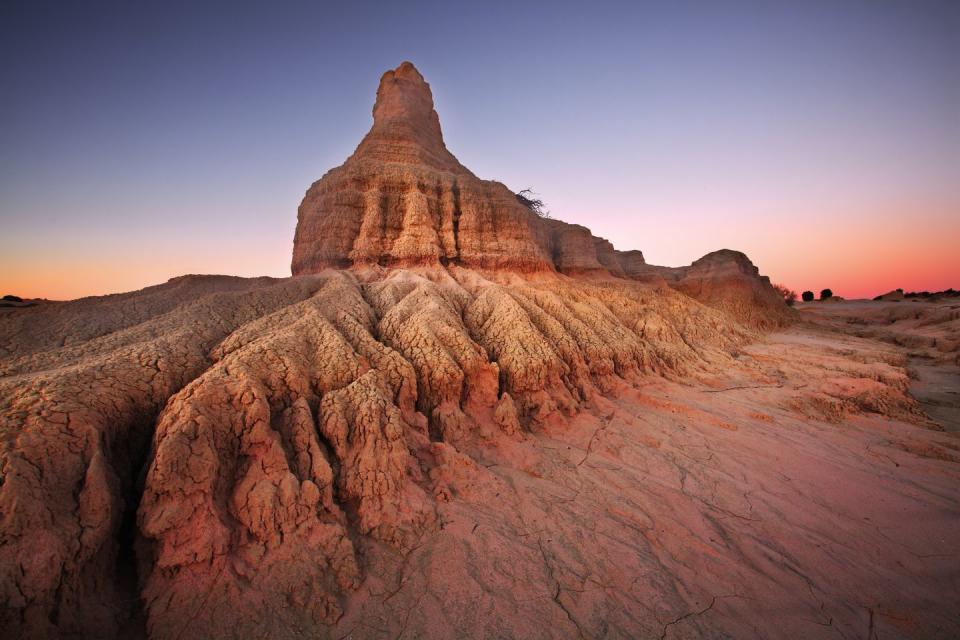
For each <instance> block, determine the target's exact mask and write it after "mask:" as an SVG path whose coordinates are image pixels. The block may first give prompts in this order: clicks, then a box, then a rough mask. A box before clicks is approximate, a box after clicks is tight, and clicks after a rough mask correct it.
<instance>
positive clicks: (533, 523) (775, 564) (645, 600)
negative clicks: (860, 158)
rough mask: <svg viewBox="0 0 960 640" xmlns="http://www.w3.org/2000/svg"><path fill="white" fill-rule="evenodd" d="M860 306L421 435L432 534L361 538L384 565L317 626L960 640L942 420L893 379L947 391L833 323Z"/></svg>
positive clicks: (959, 500)
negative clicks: (566, 419)
mask: <svg viewBox="0 0 960 640" xmlns="http://www.w3.org/2000/svg"><path fill="white" fill-rule="evenodd" d="M860 309H861V308H860V307H858V306H857V305H856V304H850V305H845V304H834V305H831V306H830V307H829V309H827V310H824V309H823V308H820V309H817V310H816V311H806V310H804V311H803V313H804V316H805V317H807V318H809V319H810V321H808V322H804V323H802V324H801V325H799V326H796V327H794V328H792V329H789V330H787V331H784V332H780V333H776V334H772V335H769V336H767V337H766V338H765V339H764V340H762V341H761V342H758V343H756V344H753V345H752V346H750V347H748V348H747V349H746V350H745V351H744V353H743V354H742V355H741V357H740V358H739V361H740V362H741V363H742V367H739V368H736V369H734V370H730V371H728V372H726V374H725V375H724V376H723V377H719V378H717V379H716V380H715V381H712V382H711V383H709V384H707V385H695V386H690V385H689V384H685V383H679V382H668V381H664V380H659V379H658V380H650V381H649V382H648V383H647V384H645V385H642V386H641V387H640V388H638V389H634V388H624V389H622V390H621V391H620V393H619V394H617V397H616V398H615V399H613V400H605V399H598V400H596V401H595V402H594V406H593V409H592V411H591V412H589V413H587V414H582V415H580V416H579V417H578V418H577V419H576V420H574V421H573V422H571V423H569V424H568V425H566V426H565V427H560V428H557V429H553V430H548V431H546V432H541V433H537V434H535V435H534V436H533V437H532V438H531V439H530V440H529V441H526V442H523V443H517V444H510V445H505V446H501V447H500V448H499V449H497V450H495V451H490V450H485V451H476V452H470V454H471V456H472V457H473V458H474V460H477V461H478V462H474V461H472V460H471V459H469V458H467V457H466V456H463V455H461V454H459V453H457V452H455V451H453V450H452V449H451V448H449V447H447V446H446V445H443V444H436V445H434V446H435V448H436V449H437V451H436V455H437V458H438V459H439V460H441V461H443V464H441V466H440V469H441V470H442V471H441V473H442V475H443V479H444V482H445V483H446V485H447V486H448V487H449V491H450V494H451V497H452V499H451V501H450V502H449V503H447V504H446V505H444V506H443V507H442V509H441V516H442V525H441V527H440V529H439V530H438V531H436V532H434V533H431V534H427V535H425V536H424V538H423V539H422V540H421V542H420V544H419V545H418V546H416V547H415V548H414V549H413V550H412V551H411V552H410V553H408V554H407V555H405V556H404V557H403V558H402V559H400V560H399V561H398V560H397V559H396V558H395V557H394V556H393V554H391V553H389V552H387V553H378V549H376V548H371V549H367V550H366V551H367V554H366V557H368V558H370V563H371V569H372V570H371V571H368V575H371V576H373V575H381V576H383V575H390V574H391V573H393V574H395V575H396V576H397V577H396V579H394V580H382V579H376V578H373V577H370V578H367V580H366V581H365V582H364V584H363V585H362V586H361V588H360V590H359V592H358V594H357V595H356V596H355V597H354V598H353V599H352V600H351V601H350V603H349V606H348V608H347V611H346V614H345V615H344V617H343V618H342V619H341V621H340V622H339V624H338V625H337V627H336V629H335V633H334V637H384V638H386V637H407V638H414V637H424V636H431V637H451V638H452V637H460V636H461V635H464V634H466V635H470V636H474V637H537V638H545V637H555V638H570V637H585V638H600V637H616V638H628V637H631V638H637V637H640V638H690V637H711V638H721V637H723V638H729V637H734V638H833V637H839V638H869V639H873V638H900V637H902V638H952V637H958V636H960V613H958V612H960V558H958V555H957V549H956V541H957V540H960V464H958V463H960V440H958V438H957V436H956V435H954V433H955V431H956V429H957V427H958V424H957V422H956V420H955V417H956V416H955V413H950V412H949V411H947V412H942V413H940V414H938V415H937V416H936V418H937V421H938V422H939V424H938V423H937V422H934V421H931V420H928V418H927V417H925V416H924V415H922V412H920V411H919V410H918V409H917V407H916V406H911V400H910V398H909V397H908V396H906V395H898V393H897V392H896V391H895V390H896V389H897V388H898V386H900V385H901V384H902V385H904V386H905V385H906V384H907V383H911V390H912V392H913V393H917V392H916V391H915V389H916V388H917V387H918V386H920V387H922V388H923V391H922V392H920V393H919V394H918V395H919V396H920V397H921V398H928V399H929V398H931V397H932V396H930V395H929V393H935V392H933V391H931V390H932V389H934V387H936V386H937V385H939V386H940V388H941V392H942V393H944V394H946V395H947V396H949V395H950V393H951V392H953V393H954V394H955V392H956V391H957V388H956V386H953V388H952V389H950V388H949V387H950V386H951V384H952V383H951V382H950V380H951V378H950V375H952V374H951V373H950V372H949V371H948V369H949V366H951V365H949V364H948V363H947V362H946V360H947V359H946V358H944V359H943V360H944V361H943V362H941V363H940V364H939V365H933V364H928V365H926V366H929V368H930V371H929V372H928V371H923V370H922V369H921V370H920V371H919V372H918V375H919V378H918V379H914V380H911V379H910V378H908V377H907V374H906V372H905V370H904V366H905V365H906V364H907V362H908V360H907V359H908V358H911V360H910V370H911V371H917V367H916V366H915V365H914V364H913V360H912V358H916V357H920V356H917V355H913V356H910V355H909V352H910V349H905V348H904V347H902V346H898V345H896V344H893V343H892V342H883V341H878V340H876V339H873V338H861V337H858V336H856V335H854V333H856V331H849V330H848V329H849V327H848V324H847V323H846V321H845V320H843V316H844V314H848V313H850V312H858V311H859V310H860ZM874 310H876V309H874ZM865 326H869V325H858V326H857V327H856V328H857V329H858V330H859V329H863V328H864V327H865ZM838 327H839V329H838ZM928 361H929V362H935V361H934V360H933V359H932V358H928ZM938 366H939V367H940V368H939V369H938ZM938 372H939V373H938ZM925 406H934V405H929V404H927V405H925ZM937 406H939V405H937ZM951 416H952V417H951ZM941 428H942V429H946V430H947V431H941V430H940V429H941ZM951 431H952V432H954V433H951Z"/></svg>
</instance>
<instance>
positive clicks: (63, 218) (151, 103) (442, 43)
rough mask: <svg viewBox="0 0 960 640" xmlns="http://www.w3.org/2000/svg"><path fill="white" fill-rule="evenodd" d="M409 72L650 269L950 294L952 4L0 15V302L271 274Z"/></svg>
mask: <svg viewBox="0 0 960 640" xmlns="http://www.w3.org/2000/svg"><path fill="white" fill-rule="evenodd" d="M407 59H409V60H411V61H413V62H414V63H415V64H416V65H417V67H418V68H419V69H420V71H421V72H422V73H423V74H424V76H425V77H426V78H427V80H428V81H429V82H430V83H431V86H432V87H433V91H434V97H435V101H436V104H437V110H438V112H439V113H440V119H441V122H442V123H443V127H444V133H445V137H446V141H447V146H448V147H449V148H450V150H451V151H452V152H453V153H454V154H455V155H457V157H458V158H459V159H460V161H461V162H463V163H464V164H465V165H466V166H467V167H469V168H470V169H471V170H473V172H474V173H476V174H477V175H479V176H481V177H485V178H496V179H499V180H501V181H503V182H505V183H506V184H507V185H509V186H511V187H513V188H514V189H517V190H519V189H522V188H525V187H533V188H534V190H535V191H537V192H538V193H540V195H541V197H542V198H543V199H544V200H545V201H546V202H547V204H548V207H549V208H550V209H551V211H552V213H553V215H554V217H557V218H560V219H563V220H566V221H569V222H576V223H579V224H583V225H585V226H588V227H590V228H591V229H592V230H593V232H594V233H595V234H596V235H600V236H603V237H606V238H609V239H610V240H611V241H612V242H613V243H614V245H615V246H616V247H617V248H618V249H631V248H637V249H642V250H643V251H644V253H645V255H646V256H647V259H648V261H650V262H654V263H658V264H669V265H678V264H687V263H689V262H691V261H692V260H694V259H696V258H698V257H699V256H701V255H703V254H704V253H707V252H709V251H711V250H714V249H719V248H723V247H727V248H733V249H740V250H742V251H745V252H746V253H747V254H748V255H750V257H751V258H752V259H753V260H754V262H756V263H757V264H758V266H760V268H761V271H762V272H764V273H767V274H769V275H770V276H771V277H772V278H773V279H774V280H782V281H784V282H786V283H787V284H788V285H790V286H793V287H796V288H811V289H817V290H819V288H823V287H828V286H829V287H831V288H832V289H833V290H834V291H835V292H836V293H838V294H842V295H848V296H856V295H868V294H870V295H872V294H875V293H881V292H882V290H884V289H890V288H893V287H897V286H901V287H905V288H908V289H923V288H926V289H936V288H945V287H948V286H954V287H956V286H958V285H960V251H958V250H957V246H960V2H956V1H952V2H920V1H912V2H888V1H883V0H875V1H869V2H868V1H864V2H842V1H840V0H833V1H830V2H796V3H790V5H789V6H788V4H787V3H779V2H756V3H750V2H726V3H689V4H688V3H683V2H664V3H636V2H629V3H626V2H625V3H586V2H584V3H542V4H537V3H519V2H510V3H496V2H478V3H471V4H464V3H458V2H451V1H447V2H437V3H415V2H403V3H390V4H389V5H388V3H382V2H381V3H369V4H366V3H360V2H341V3H330V4H329V5H324V4H323V3H282V2H263V3H245V2H231V3H223V4H220V5H218V4H216V3H211V2H202V3H195V2H156V3H143V2H118V3H116V4H112V5H111V4H109V3H97V2H42V1H37V0H24V1H20V0H15V1H12V2H11V1H9V0H8V1H6V2H3V3H2V5H0V87H2V95H3V98H2V99H0V223H2V233H0V289H2V291H0V295H2V294H4V293H16V294H20V295H25V296H46V297H53V298H64V297H75V296H78V295H85V294H93V293H107V292H114V291H123V290H130V289H136V288H140V287H142V286H145V285H149V284H154V283H157V282H160V281H163V280H166V279H167V278H169V277H172V276H175V275H180V274H183V273H198V272H200V273H232V274H237V275H262V274H266V275H276V276H284V275H288V274H289V262H290V251H291V247H292V238H293V229H294V226H295V223H296V209H297V205H298V204H299V201H300V199H301V198H302V196H303V193H304V191H305V190H306V188H307V187H308V186H309V185H310V183H311V182H312V181H314V180H316V179H317V178H319V177H320V176H321V175H322V174H323V173H324V172H325V171H326V170H327V169H329V168H331V167H334V166H336V165H339V164H340V163H342V162H343V160H344V159H345V158H346V157H347V156H348V155H349V154H350V153H351V152H352V151H353V148H354V147H355V145H356V144H357V143H358V142H359V141H360V138H361V137H362V136H363V134H364V133H365V132H366V131H367V129H368V128H369V125H370V122H371V117H370V109H371V107H372V105H373V99H374V93H375V90H376V86H377V82H378V80H379V77H380V74H381V73H382V72H383V71H384V70H386V69H388V68H393V67H395V66H396V65H398V64H399V63H400V62H401V61H402V60H407Z"/></svg>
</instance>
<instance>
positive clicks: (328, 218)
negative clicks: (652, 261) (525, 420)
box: [292, 62, 786, 324]
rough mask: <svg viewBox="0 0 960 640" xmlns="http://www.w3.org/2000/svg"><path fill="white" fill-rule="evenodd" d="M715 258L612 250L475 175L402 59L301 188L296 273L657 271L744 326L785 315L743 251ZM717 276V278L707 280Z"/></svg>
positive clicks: (630, 274)
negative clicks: (659, 257) (340, 155)
mask: <svg viewBox="0 0 960 640" xmlns="http://www.w3.org/2000/svg"><path fill="white" fill-rule="evenodd" d="M711 255H712V256H713V257H712V258H710V260H709V261H708V262H709V264H710V267H709V269H705V268H703V265H702V264H701V263H703V262H704V261H703V260H701V261H698V262H697V263H695V264H694V265H693V266H691V267H689V268H686V269H680V270H674V269H668V268H662V267H654V268H651V267H649V266H648V265H646V263H645V262H644V260H643V254H642V253H641V252H639V251H617V250H615V249H614V248H613V245H611V244H610V242H608V241H607V240H604V239H603V238H597V237H594V236H593V235H592V234H591V233H590V230H589V229H587V228H586V227H582V226H579V225H572V224H567V223H565V222H561V221H559V220H551V219H546V218H542V217H540V216H538V215H536V214H535V213H534V212H533V211H531V210H530V209H529V208H527V207H526V206H524V205H523V204H521V203H520V202H519V201H518V199H517V198H516V196H515V194H513V193H512V192H511V191H510V190H509V189H507V187H506V186H504V185H503V184H501V183H499V182H493V181H488V180H481V179H479V178H477V177H476V176H475V175H473V173H471V172H470V171H469V170H468V169H466V168H465V167H464V166H463V165H461V164H460V163H459V162H458V161H457V159H456V158H455V157H454V156H453V154H451V153H450V152H449V151H448V150H447V147H446V145H445V144H444V142H443V133H442V131H441V129H440V119H439V117H438V116H437V112H436V111H435V110H434V108H433V96H432V94H431V91H430V85H429V84H427V83H426V81H424V79H423V76H421V75H420V73H419V72H418V71H417V70H416V68H415V67H414V66H413V65H412V64H410V63H409V62H404V63H403V64H401V65H400V66H399V67H397V68H396V69H394V70H392V71H387V72H386V73H385V74H383V77H382V78H381V79H380V86H379V88H378V89H377V99H376V103H375V104H374V107H373V126H372V127H371V128H370V131H369V132H368V133H367V135H366V136H365V137H364V138H363V140H362V141H361V142H360V145H359V146H358V147H357V150H356V151H355V152H354V153H353V155H352V156H350V158H348V159H347V161H346V162H345V163H344V164H343V165H341V166H340V167H337V168H336V169H333V170H331V171H329V172H328V173H327V174H326V175H325V176H323V178H321V179H320V180H318V181H317V182H315V183H314V184H313V185H312V186H311V187H310V189H309V190H308V191H307V194H306V196H305V197H304V199H303V202H302V203H301V205H300V210H299V214H298V222H297V230H296V235H295V237H294V247H293V262H292V271H293V274H294V275H300V274H305V273H316V272H318V271H321V270H323V269H327V268H347V267H352V266H373V267H381V268H400V267H411V266H430V265H433V266H450V265H452V266H456V267H462V268H467V269H474V270H480V271H485V272H487V271H508V272H516V273H520V274H524V273H563V274H567V275H587V274H593V275H605V276H607V275H608V276H615V277H620V278H640V279H651V278H654V279H655V278H656V277H657V276H663V277H664V278H665V281H666V282H667V283H668V284H671V285H676V286H682V287H683V288H684V291H685V293H688V294H690V295H693V296H694V297H697V298H702V299H703V300H704V301H707V302H708V303H709V304H712V305H720V306H723V307H725V308H726V309H727V310H729V311H732V312H734V313H737V314H738V315H739V317H740V318H741V319H743V320H746V321H747V322H748V323H751V324H753V323H755V322H756V321H757V320H758V319H759V318H758V317H757V315H756V314H754V313H753V312H752V311H750V310H749V309H747V307H749V306H750V305H756V304H759V305H761V306H764V307H765V310H764V311H763V312H762V314H766V315H769V316H771V317H772V318H773V322H774V323H782V322H783V321H785V320H786V312H785V311H784V310H783V309H782V307H783V305H782V304H781V303H780V301H779V300H778V299H777V298H776V293H775V292H774V291H773V289H772V287H770V286H769V282H768V281H765V280H763V279H761V278H759V277H758V275H757V271H756V269H755V268H753V265H751V264H749V260H747V259H746V256H743V255H742V254H738V253H735V252H718V253H716V254H711ZM704 260H706V258H705V259H704ZM744 261H746V264H747V265H749V266H748V267H746V268H744V267H743V265H744ZM724 263H725V264H727V266H726V267H724V266H723V264H724ZM714 272H715V273H717V274H718V275H719V276H720V277H721V278H722V282H720V281H719V280H718V281H717V283H716V286H713V285H710V284H707V285H703V280H704V278H706V279H708V280H709V279H710V277H711V275H710V273H714ZM721 272H722V273H721ZM727 294H729V295H730V296H731V297H732V298H733V299H734V301H733V302H730V301H726V300H725V296H726V295H727ZM767 321H768V320H767V319H766V318H763V319H762V322H761V324H763V323H766V322H767Z"/></svg>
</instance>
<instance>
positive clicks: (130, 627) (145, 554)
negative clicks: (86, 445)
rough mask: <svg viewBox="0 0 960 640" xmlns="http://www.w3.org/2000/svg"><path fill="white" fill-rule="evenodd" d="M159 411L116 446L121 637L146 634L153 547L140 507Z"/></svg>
mask: <svg viewBox="0 0 960 640" xmlns="http://www.w3.org/2000/svg"><path fill="white" fill-rule="evenodd" d="M158 415H159V412H157V414H154V415H150V416H146V417H144V418H142V419H140V420H139V421H137V422H136V423H134V424H132V425H131V427H130V429H129V430H128V432H127V437H126V438H121V439H118V440H117V441H116V442H115V443H114V445H113V447H112V451H111V453H112V462H113V467H114V471H115V473H116V474H117V477H118V478H119V479H120V496H119V497H120V500H121V505H120V507H121V516H120V525H119V527H118V530H117V533H116V538H115V540H116V544H117V556H116V570H115V572H114V576H115V584H116V589H117V594H118V596H119V597H120V602H119V608H120V612H121V613H120V615H118V622H119V629H118V637H120V638H125V639H126V638H133V639H137V638H146V637H147V616H146V611H145V610H144V607H143V600H142V599H141V598H140V592H141V589H142V587H143V584H144V582H145V580H146V577H147V574H148V573H149V570H150V567H151V566H152V562H151V558H150V555H151V553H150V548H149V545H148V544H147V541H146V540H143V539H142V537H141V536H140V530H139V528H138V527H137V510H138V509H139V508H140V498H141V496H142V495H143V489H144V485H145V484H146V477H147V469H148V467H149V464H150V460H151V458H152V449H151V440H152V438H153V433H154V429H155V425H156V421H157V417H158Z"/></svg>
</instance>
